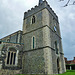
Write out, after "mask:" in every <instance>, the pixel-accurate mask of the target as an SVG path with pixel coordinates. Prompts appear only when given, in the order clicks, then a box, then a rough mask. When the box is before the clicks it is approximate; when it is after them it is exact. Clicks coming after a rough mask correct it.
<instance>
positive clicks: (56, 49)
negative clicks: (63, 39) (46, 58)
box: [55, 41, 58, 54]
mask: <svg viewBox="0 0 75 75" xmlns="http://www.w3.org/2000/svg"><path fill="white" fill-rule="evenodd" d="M55 50H56V54H58V48H57V41H55Z"/></svg>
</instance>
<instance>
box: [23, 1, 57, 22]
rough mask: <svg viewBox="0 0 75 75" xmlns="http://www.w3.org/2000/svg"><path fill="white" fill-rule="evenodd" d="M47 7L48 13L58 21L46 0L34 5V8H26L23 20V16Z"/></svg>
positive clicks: (25, 16)
mask: <svg viewBox="0 0 75 75" xmlns="http://www.w3.org/2000/svg"><path fill="white" fill-rule="evenodd" d="M45 8H46V9H47V10H48V11H49V12H50V14H51V15H52V16H53V17H54V18H55V19H56V20H57V21H58V17H57V15H56V13H54V11H53V10H52V8H51V7H50V5H49V4H48V2H47V1H46V0H44V1H43V2H42V4H40V5H38V6H37V5H36V6H35V7H34V8H31V10H28V11H27V12H25V13H24V20H25V18H27V17H29V16H31V15H34V14H35V13H37V12H39V11H41V10H42V9H45Z"/></svg>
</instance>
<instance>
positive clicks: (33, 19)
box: [32, 16, 35, 24]
mask: <svg viewBox="0 0 75 75" xmlns="http://www.w3.org/2000/svg"><path fill="white" fill-rule="evenodd" d="M33 23H35V16H33V17H32V24H33Z"/></svg>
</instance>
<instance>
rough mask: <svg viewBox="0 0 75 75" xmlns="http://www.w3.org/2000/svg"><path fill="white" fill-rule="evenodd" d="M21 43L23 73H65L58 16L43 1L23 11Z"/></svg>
mask: <svg viewBox="0 0 75 75" xmlns="http://www.w3.org/2000/svg"><path fill="white" fill-rule="evenodd" d="M23 43H24V48H23V58H22V72H23V73H24V74H58V73H64V72H65V63H64V54H63V49H62V41H61V35H60V29H59V22H58V17H57V15H56V14H55V13H54V11H53V10H52V8H51V7H50V6H49V5H48V3H47V1H46V0H45V1H42V0H39V5H38V6H35V7H34V8H31V10H28V11H27V12H25V13H24V21H23Z"/></svg>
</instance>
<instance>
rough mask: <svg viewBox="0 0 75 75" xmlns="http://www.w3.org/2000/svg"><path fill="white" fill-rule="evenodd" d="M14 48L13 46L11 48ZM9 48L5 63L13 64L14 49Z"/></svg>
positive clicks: (14, 57) (14, 58)
mask: <svg viewBox="0 0 75 75" xmlns="http://www.w3.org/2000/svg"><path fill="white" fill-rule="evenodd" d="M13 49H14V48H13ZM13 49H12V50H11V49H9V51H8V54H7V65H15V60H16V51H14V50H13Z"/></svg>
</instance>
